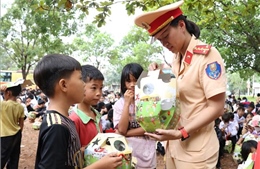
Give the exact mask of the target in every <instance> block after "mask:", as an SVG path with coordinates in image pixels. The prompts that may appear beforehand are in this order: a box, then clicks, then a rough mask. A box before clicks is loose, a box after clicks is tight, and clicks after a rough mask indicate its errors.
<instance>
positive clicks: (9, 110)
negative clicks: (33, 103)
mask: <svg viewBox="0 0 260 169" xmlns="http://www.w3.org/2000/svg"><path fill="white" fill-rule="evenodd" d="M0 104H1V108H0V122H1V132H0V136H1V137H6V136H13V135H15V134H16V133H17V132H18V131H19V130H20V129H21V127H20V126H19V124H18V122H19V119H20V118H24V108H23V106H22V105H21V104H20V103H17V102H14V101H11V100H8V101H1V102H0Z"/></svg>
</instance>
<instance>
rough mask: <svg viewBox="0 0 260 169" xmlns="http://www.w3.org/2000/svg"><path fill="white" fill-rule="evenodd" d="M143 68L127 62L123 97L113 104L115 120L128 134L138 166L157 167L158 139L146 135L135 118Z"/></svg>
mask: <svg viewBox="0 0 260 169" xmlns="http://www.w3.org/2000/svg"><path fill="white" fill-rule="evenodd" d="M142 71H143V68H142V67H141V66H140V65H139V64H137V63H130V64H127V65H126V66H125V67H124V68H123V70H122V74H121V94H122V96H123V97H121V98H120V99H119V100H118V101H117V102H116V103H115V104H114V106H113V109H114V116H113V122H114V126H115V129H116V130H117V132H118V133H120V134H122V135H124V136H126V138H127V141H128V143H129V145H130V146H131V147H132V148H133V156H134V157H136V158H137V164H136V168H137V169H138V168H142V169H144V168H147V169H148V168H149V169H151V168H156V141H155V140H151V139H149V138H147V137H146V136H144V133H145V131H144V130H143V129H142V128H141V127H140V125H139V124H138V123H137V121H136V120H135V107H134V95H135V90H134V89H135V84H136V81H137V79H138V77H139V76H140V74H141V73H142Z"/></svg>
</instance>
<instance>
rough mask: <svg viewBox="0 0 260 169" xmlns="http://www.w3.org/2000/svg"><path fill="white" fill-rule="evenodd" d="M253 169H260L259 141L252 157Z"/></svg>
mask: <svg viewBox="0 0 260 169" xmlns="http://www.w3.org/2000/svg"><path fill="white" fill-rule="evenodd" d="M254 161H255V163H254V169H259V168H260V141H259V142H258V144H257V150H256V153H255V157H254Z"/></svg>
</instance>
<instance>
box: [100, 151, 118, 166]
mask: <svg viewBox="0 0 260 169" xmlns="http://www.w3.org/2000/svg"><path fill="white" fill-rule="evenodd" d="M101 160H102V162H103V164H104V167H105V168H106V169H114V168H116V167H118V166H120V165H122V156H118V154H117V153H111V154H108V155H106V156H104V157H103V158H102V159H101Z"/></svg>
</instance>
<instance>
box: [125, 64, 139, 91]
mask: <svg viewBox="0 0 260 169" xmlns="http://www.w3.org/2000/svg"><path fill="white" fill-rule="evenodd" d="M142 72H143V68H142V66H141V65H140V64H138V63H129V64H127V65H125V67H124V68H123V70H122V74H121V96H124V93H125V92H126V90H127V88H126V86H125V82H127V81H130V75H132V76H134V77H135V79H136V80H137V79H138V78H139V76H140V75H141V73H142Z"/></svg>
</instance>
